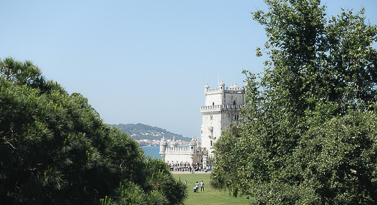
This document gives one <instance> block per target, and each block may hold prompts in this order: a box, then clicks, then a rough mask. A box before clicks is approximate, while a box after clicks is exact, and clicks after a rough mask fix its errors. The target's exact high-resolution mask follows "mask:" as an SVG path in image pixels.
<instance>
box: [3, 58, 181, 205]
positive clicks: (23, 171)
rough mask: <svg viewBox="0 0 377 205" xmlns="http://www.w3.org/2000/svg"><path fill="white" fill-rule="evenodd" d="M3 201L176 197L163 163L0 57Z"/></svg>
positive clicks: (81, 101)
mask: <svg viewBox="0 0 377 205" xmlns="http://www.w3.org/2000/svg"><path fill="white" fill-rule="evenodd" d="M0 86H1V90H0V137H1V138H0V201H1V202H2V203H3V204H100V203H103V204H129V203H131V204H178V203H181V202H182V201H183V199H184V198H185V187H184V185H183V183H182V182H177V181H174V179H173V177H172V176H171V174H170V172H169V171H168V169H167V167H166V164H165V163H163V162H162V161H160V160H155V159H150V158H145V157H144V155H143V151H142V150H141V148H139V147H138V145H137V144H136V142H135V141H134V140H132V139H131V138H130V137H128V136H127V135H126V134H122V133H121V132H120V130H119V129H117V128H111V127H109V126H107V125H106V124H104V123H103V122H102V120H101V119H100V116H99V114H98V113H97V112H96V111H95V110H94V109H93V108H92V107H91V106H90V105H89V104H88V101H87V99H86V98H84V97H83V96H82V95H80V94H78V93H74V94H71V95H69V94H68V93H67V92H66V91H65V90H64V89H63V88H62V87H61V86H60V85H59V84H57V83H56V82H52V81H46V80H45V79H44V78H43V77H42V75H41V72H40V70H39V69H38V68H37V67H36V66H34V65H33V64H32V63H30V62H24V63H22V62H16V61H14V60H13V59H11V58H8V59H5V60H3V61H0Z"/></svg>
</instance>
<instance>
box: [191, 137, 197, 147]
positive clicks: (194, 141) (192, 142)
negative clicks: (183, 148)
mask: <svg viewBox="0 0 377 205" xmlns="http://www.w3.org/2000/svg"><path fill="white" fill-rule="evenodd" d="M190 146H196V140H195V138H194V137H192V140H191V142H190Z"/></svg>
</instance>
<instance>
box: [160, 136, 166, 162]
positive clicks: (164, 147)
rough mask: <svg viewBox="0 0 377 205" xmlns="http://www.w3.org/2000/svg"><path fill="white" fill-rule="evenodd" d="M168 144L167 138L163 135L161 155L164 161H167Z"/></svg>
mask: <svg viewBox="0 0 377 205" xmlns="http://www.w3.org/2000/svg"><path fill="white" fill-rule="evenodd" d="M167 146H168V143H167V142H166V140H165V137H162V139H161V142H160V153H159V154H160V155H161V158H162V160H163V161H165V151H166V147H167Z"/></svg>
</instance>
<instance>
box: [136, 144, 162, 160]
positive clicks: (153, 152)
mask: <svg viewBox="0 0 377 205" xmlns="http://www.w3.org/2000/svg"><path fill="white" fill-rule="evenodd" d="M141 148H142V149H143V150H144V154H145V156H147V155H148V156H151V157H152V158H157V159H162V158H161V156H160V154H158V153H159V152H160V146H149V147H148V146H141Z"/></svg>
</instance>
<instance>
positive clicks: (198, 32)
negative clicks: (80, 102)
mask: <svg viewBox="0 0 377 205" xmlns="http://www.w3.org/2000/svg"><path fill="white" fill-rule="evenodd" d="M322 4H324V5H327V6H328V14H331V15H336V14H337V13H339V12H340V7H343V8H346V9H355V10H357V11H358V10H360V8H361V7H365V8H366V16H367V19H368V21H369V22H370V23H371V24H374V25H375V24H377V13H376V11H377V1H376V0H325V1H322ZM266 8H267V7H266V6H265V4H264V3H263V0H228V1H224V0H200V1H199V0H191V1H188V0H186V1H184V0H175V1H173V0H171V1H165V0H159V1H157V0H153V1H152V0H150V1H143V0H138V1H136V0H133V1H126V0H123V1H121V0H114V1H99V0H91V1H84V0H83V1H59V2H58V1H50V0H49V1H47V0H46V1H38V0H36V1H26V0H25V1H21V0H20V1H3V2H1V6H0V26H1V28H0V31H1V32H0V58H1V59H4V58H6V57H13V58H14V59H16V60H19V61H25V60H31V61H32V62H33V63H34V64H35V65H37V66H38V67H39V68H40V69H41V70H42V72H43V75H44V76H45V77H46V78H47V79H50V80H54V81H57V82H58V83H60V84H61V85H62V86H63V87H64V88H65V89H66V90H67V91H68V92H69V93H73V92H79V93H81V94H82V95H84V96H85V97H87V98H88V99H89V103H90V104H91V105H92V106H93V107H94V108H95V109H96V110H97V112H98V113H99V114H100V115H101V117H102V119H103V121H104V122H105V123H109V124H119V123H123V124H127V123H143V124H148V125H151V126H157V127H161V128H164V129H166V130H168V131H171V132H173V133H177V134H183V136H185V137H191V136H197V137H198V136H200V126H201V121H202V120H201V114H200V106H203V105H204V86H205V84H206V83H208V84H209V86H210V87H217V85H218V80H219V79H220V80H223V81H224V82H225V84H226V86H227V87H228V86H230V84H231V83H234V82H237V84H238V85H239V86H243V85H244V82H243V80H244V79H245V78H244V75H243V74H242V73H241V72H242V70H243V69H246V70H250V71H252V72H261V71H263V65H262V62H263V59H262V58H257V57H255V48H256V47H263V44H264V43H265V41H266V37H265V32H264V29H263V27H262V26H260V25H259V24H257V23H256V22H254V21H253V20H252V16H251V14H250V12H252V11H255V10H257V9H266Z"/></svg>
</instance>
